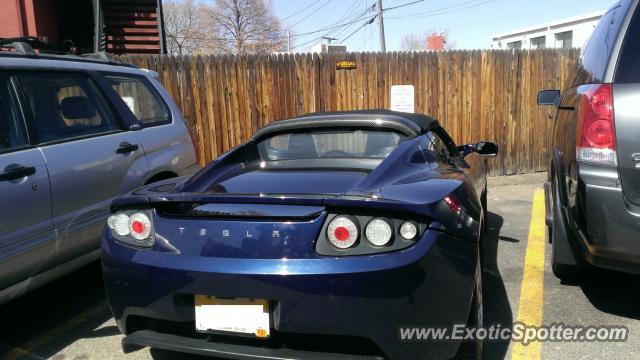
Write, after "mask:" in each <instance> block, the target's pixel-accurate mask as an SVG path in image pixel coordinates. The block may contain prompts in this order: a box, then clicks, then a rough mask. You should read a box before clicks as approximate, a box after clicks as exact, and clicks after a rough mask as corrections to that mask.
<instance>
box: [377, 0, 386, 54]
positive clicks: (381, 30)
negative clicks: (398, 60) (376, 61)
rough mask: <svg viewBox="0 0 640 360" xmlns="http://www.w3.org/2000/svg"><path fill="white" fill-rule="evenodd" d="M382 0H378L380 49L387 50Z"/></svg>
mask: <svg viewBox="0 0 640 360" xmlns="http://www.w3.org/2000/svg"><path fill="white" fill-rule="evenodd" d="M382 12H383V10H382V0H378V20H379V21H380V51H382V52H386V51H387V45H386V44H385V41H384V18H383V16H382Z"/></svg>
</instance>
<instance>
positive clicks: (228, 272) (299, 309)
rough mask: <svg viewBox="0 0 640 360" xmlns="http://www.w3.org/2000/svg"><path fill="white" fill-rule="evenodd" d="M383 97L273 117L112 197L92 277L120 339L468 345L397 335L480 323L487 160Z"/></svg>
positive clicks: (425, 347) (217, 347) (258, 351)
mask: <svg viewBox="0 0 640 360" xmlns="http://www.w3.org/2000/svg"><path fill="white" fill-rule="evenodd" d="M496 153H497V146H496V145H495V144H493V143H488V142H481V143H477V144H469V145H463V146H456V145H455V144H454V142H453V141H452V140H451V138H450V137H449V135H448V134H447V133H446V132H445V130H444V129H443V128H442V127H441V126H440V125H439V124H438V122H437V121H436V120H434V119H433V118H431V117H428V116H425V115H416V114H406V113H398V112H391V111H386V110H369V111H352V112H337V113H317V114H310V115H306V116H301V117H297V118H293V119H288V120H283V121H277V122H274V123H272V124H270V125H267V126H266V127H264V128H262V129H260V130H259V131H258V132H256V133H255V134H254V135H253V136H252V137H251V139H250V140H249V141H248V142H247V143H245V144H244V145H241V146H239V147H237V148H235V149H233V150H231V151H229V152H228V153H226V154H224V155H223V156H221V157H220V158H218V159H217V160H215V161H214V162H212V163H211V164H210V165H209V166H207V167H206V168H204V169H203V170H202V171H200V172H199V173H198V174H196V175H194V176H193V177H191V178H176V179H170V180H166V181H164V182H161V183H156V184H153V185H149V186H147V187H144V188H142V189H139V190H137V191H135V192H133V193H131V194H129V195H127V196H125V197H122V198H119V199H117V200H116V201H114V202H113V204H112V211H113V214H112V216H111V217H109V220H108V226H107V227H106V228H105V232H104V239H103V243H102V248H103V255H102V261H103V268H104V279H105V284H106V290H107V294H108V298H109V302H110V305H111V309H112V311H113V314H114V316H115V319H116V321H117V324H118V328H119V329H120V331H121V332H122V333H123V334H125V335H126V337H125V338H124V339H123V349H124V351H127V352H128V351H134V350H136V349H138V348H141V347H145V346H149V347H154V348H160V349H165V350H173V351H181V352H187V353H193V354H201V355H211V356H215V357H219V358H231V359H371V358H375V359H427V358H428V359H431V358H454V357H457V358H461V357H462V358H479V357H480V354H481V348H482V343H481V342H480V341H474V342H460V341H451V340H449V341H442V340H440V341H437V340H433V339H422V340H415V339H414V340H412V341H410V340H407V339H403V338H402V329H403V328H405V329H406V328H408V327H419V328H431V327H436V326H438V327H443V326H444V327H451V326H453V325H454V324H464V325H468V326H474V327H475V326H481V325H482V282H481V262H480V244H481V242H482V239H483V234H484V227H485V224H484V222H485V217H486V216H485V214H486V160H485V159H484V158H485V157H490V156H495V155H496Z"/></svg>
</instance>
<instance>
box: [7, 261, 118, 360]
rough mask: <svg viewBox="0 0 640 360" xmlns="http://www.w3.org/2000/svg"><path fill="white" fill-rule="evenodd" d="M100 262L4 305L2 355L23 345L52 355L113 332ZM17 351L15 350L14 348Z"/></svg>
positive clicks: (114, 332)
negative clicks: (109, 325) (106, 324)
mask: <svg viewBox="0 0 640 360" xmlns="http://www.w3.org/2000/svg"><path fill="white" fill-rule="evenodd" d="M110 318H111V312H110V311H109V309H108V307H107V302H106V298H105V294H104V289H103V285H102V272H101V268H100V263H99V262H94V263H92V264H90V265H88V266H86V267H85V268H83V269H80V270H78V271H75V272H73V273H72V274H70V275H67V276H65V277H63V278H61V279H59V280H57V281H54V282H52V283H50V284H48V285H45V286H43V287H41V288H39V289H37V290H35V291H33V292H31V293H29V294H27V295H25V296H22V297H20V298H18V299H16V300H13V301H11V302H9V303H7V304H5V305H3V306H0V319H2V327H0V339H1V340H0V342H1V343H2V345H3V346H2V347H0V358H4V357H5V356H8V352H10V351H12V349H15V348H19V349H24V350H27V351H29V352H33V353H35V354H37V355H38V356H42V357H45V358H50V357H52V356H53V355H54V354H56V353H57V352H58V351H60V350H62V349H64V348H65V347H67V346H68V345H70V344H72V343H73V342H75V341H76V340H78V339H81V338H88V337H102V336H112V335H114V334H116V333H117V332H118V329H116V328H115V327H113V328H112V327H106V328H101V329H97V330H96V328H98V327H99V326H100V324H103V323H104V322H105V321H107V320H108V319H110ZM14 351H15V350H14Z"/></svg>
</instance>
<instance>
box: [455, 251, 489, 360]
mask: <svg viewBox="0 0 640 360" xmlns="http://www.w3.org/2000/svg"><path fill="white" fill-rule="evenodd" d="M481 264H482V259H481V257H480V249H478V260H477V265H476V274H475V281H476V286H475V288H474V291H473V299H472V300H471V309H470V310H469V318H468V319H467V324H466V325H467V327H469V328H480V327H482V326H484V309H483V302H484V301H483V296H482V265H481ZM483 348H484V342H483V341H482V340H479V339H476V340H475V341H465V342H463V343H461V344H460V347H459V348H458V352H457V353H456V356H455V357H454V359H456V360H481V359H482V353H483Z"/></svg>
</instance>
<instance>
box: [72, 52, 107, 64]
mask: <svg viewBox="0 0 640 360" xmlns="http://www.w3.org/2000/svg"><path fill="white" fill-rule="evenodd" d="M80 56H82V57H84V58H88V59H97V60H102V61H106V62H113V60H112V59H111V58H109V55H107V53H106V52H104V51H100V52H95V53H87V54H81V55H80Z"/></svg>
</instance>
